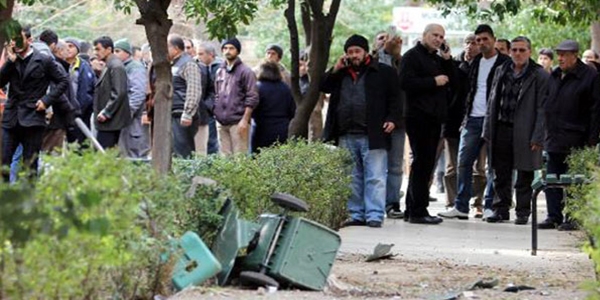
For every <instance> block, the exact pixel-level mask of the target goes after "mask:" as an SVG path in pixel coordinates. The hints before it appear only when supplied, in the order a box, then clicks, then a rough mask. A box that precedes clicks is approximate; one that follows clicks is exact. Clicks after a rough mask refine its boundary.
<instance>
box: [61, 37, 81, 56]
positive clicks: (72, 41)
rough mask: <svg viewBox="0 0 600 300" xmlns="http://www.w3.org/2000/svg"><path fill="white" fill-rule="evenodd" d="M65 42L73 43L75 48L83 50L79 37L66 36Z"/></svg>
mask: <svg viewBox="0 0 600 300" xmlns="http://www.w3.org/2000/svg"><path fill="white" fill-rule="evenodd" d="M65 43H69V44H73V46H75V48H77V52H81V48H80V47H81V44H80V43H79V40H78V39H76V38H72V37H68V38H65Z"/></svg>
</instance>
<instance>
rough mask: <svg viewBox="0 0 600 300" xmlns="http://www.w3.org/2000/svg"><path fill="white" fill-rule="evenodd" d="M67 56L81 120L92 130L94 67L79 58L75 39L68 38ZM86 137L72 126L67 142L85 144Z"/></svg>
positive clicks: (77, 42) (78, 44)
mask: <svg viewBox="0 0 600 300" xmlns="http://www.w3.org/2000/svg"><path fill="white" fill-rule="evenodd" d="M65 43H66V45H67V56H66V57H65V60H66V61H67V63H69V76H70V78H71V87H72V89H73V93H74V95H75V98H76V99H77V102H78V103H79V109H80V111H81V119H82V121H83V123H85V125H86V126H87V127H88V128H90V121H91V118H92V113H93V110H94V109H93V102H94V86H95V84H96V76H95V75H94V72H93V71H92V66H90V64H89V63H88V62H87V61H86V60H84V59H82V58H80V57H79V55H78V54H79V47H80V42H79V41H78V40H76V39H74V38H66V39H65ZM84 140H85V135H84V134H83V132H82V131H81V130H80V129H79V127H77V126H72V127H70V128H69V131H68V132H67V142H69V143H73V142H78V143H83V141H84Z"/></svg>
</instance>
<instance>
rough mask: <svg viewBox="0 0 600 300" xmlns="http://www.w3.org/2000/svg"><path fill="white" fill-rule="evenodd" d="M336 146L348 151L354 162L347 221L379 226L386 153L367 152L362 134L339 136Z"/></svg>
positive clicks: (366, 138) (366, 139)
mask: <svg viewBox="0 0 600 300" xmlns="http://www.w3.org/2000/svg"><path fill="white" fill-rule="evenodd" d="M340 146H341V147H343V148H346V149H348V151H350V154H351V155H352V159H353V161H354V167H353V168H352V184H351V187H352V195H351V196H350V199H349V200H348V211H349V212H350V217H351V218H352V219H353V220H357V221H367V222H369V221H378V222H383V215H384V209H385V192H386V191H385V184H386V170H387V163H388V162H387V151H386V150H385V149H369V138H368V137H367V136H366V135H364V134H347V135H343V136H341V137H340Z"/></svg>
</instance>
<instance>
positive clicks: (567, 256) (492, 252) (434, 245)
mask: <svg viewBox="0 0 600 300" xmlns="http://www.w3.org/2000/svg"><path fill="white" fill-rule="evenodd" d="M432 196H434V197H437V198H438V199H439V200H438V201H437V202H431V203H430V206H429V212H430V214H432V215H437V213H438V212H440V211H444V210H445V207H444V206H445V195H444V194H432ZM403 201H404V199H402V207H403V206H404V202H403ZM472 214H473V212H471V217H470V218H469V220H464V221H463V220H457V219H451V220H449V219H445V220H444V222H443V223H442V224H440V225H418V224H410V223H408V222H404V221H403V220H393V219H387V220H385V222H384V225H383V227H382V228H378V229H377V228H368V227H348V228H343V229H341V230H340V234H341V236H342V247H341V249H340V251H341V253H361V254H366V253H370V252H372V249H373V247H374V246H375V245H376V244H377V243H380V242H381V243H393V244H395V246H394V248H393V252H394V253H398V254H399V255H400V257H403V258H406V259H416V260H437V259H447V260H451V261H455V262H456V263H460V264H467V265H485V266H490V267H505V268H509V269H513V268H515V269H526V270H532V271H534V270H546V271H551V270H548V268H551V269H552V270H555V271H561V270H566V269H570V268H573V266H574V265H580V266H584V267H586V268H591V267H592V263H591V261H590V260H589V259H588V256H587V255H586V254H584V253H583V252H582V251H581V244H582V240H583V239H584V237H583V234H582V233H581V232H561V231H557V230H539V231H538V232H539V235H538V254H537V256H531V254H530V252H531V219H530V222H529V224H528V225H526V226H523V225H514V223H512V222H513V220H514V217H515V215H514V210H512V211H511V221H509V222H505V223H500V224H489V223H486V222H483V221H482V220H481V219H475V218H473V215H472ZM545 216H546V203H545V200H544V198H543V195H541V196H540V197H539V199H538V220H539V221H540V220H543V219H544V218H545Z"/></svg>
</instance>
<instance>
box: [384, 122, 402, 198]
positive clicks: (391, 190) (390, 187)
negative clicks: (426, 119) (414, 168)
mask: <svg viewBox="0 0 600 300" xmlns="http://www.w3.org/2000/svg"><path fill="white" fill-rule="evenodd" d="M405 141H406V129H405V128H397V129H396V130H394V132H392V145H391V147H390V150H388V165H387V183H386V193H385V196H386V197H385V205H386V206H388V205H398V209H400V188H401V187H402V175H403V174H402V165H403V163H404V143H405Z"/></svg>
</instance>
